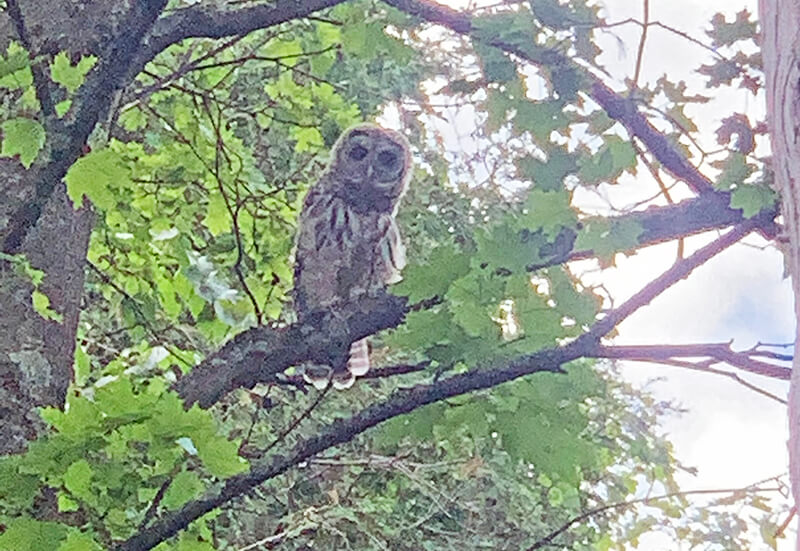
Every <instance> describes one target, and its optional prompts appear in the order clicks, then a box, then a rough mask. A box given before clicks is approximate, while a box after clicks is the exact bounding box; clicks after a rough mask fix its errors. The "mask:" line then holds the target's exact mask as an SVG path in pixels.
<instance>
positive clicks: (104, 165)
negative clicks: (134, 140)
mask: <svg viewBox="0 0 800 551" xmlns="http://www.w3.org/2000/svg"><path fill="white" fill-rule="evenodd" d="M64 181H65V182H66V184H67V195H69V198H70V199H72V203H73V204H74V205H75V208H76V209H77V208H79V207H80V206H81V204H82V203H83V196H84V195H85V196H86V197H87V198H88V199H89V200H90V201H91V202H92V203H93V204H95V205H96V206H98V207H100V208H102V209H111V208H112V207H113V206H114V205H116V203H117V197H118V196H117V195H116V193H115V189H117V188H121V187H127V186H128V185H130V183H131V176H130V170H129V169H128V167H127V166H125V165H124V164H123V162H122V158H121V157H120V155H119V153H117V152H116V151H112V150H111V149H109V148H104V149H99V150H95V151H92V152H91V153H89V154H87V155H85V156H83V157H81V158H80V159H78V160H77V161H76V162H75V164H73V165H72V166H71V167H70V168H69V170H68V171H67V175H66V176H65V177H64Z"/></svg>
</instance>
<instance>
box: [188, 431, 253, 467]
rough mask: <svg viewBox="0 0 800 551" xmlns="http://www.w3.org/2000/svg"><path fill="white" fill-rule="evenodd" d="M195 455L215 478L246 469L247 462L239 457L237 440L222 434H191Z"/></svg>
mask: <svg viewBox="0 0 800 551" xmlns="http://www.w3.org/2000/svg"><path fill="white" fill-rule="evenodd" d="M192 441H193V442H194V444H195V446H197V456H198V457H199V458H200V460H201V461H202V462H203V465H204V466H205V467H206V469H208V472H209V473H211V474H212V475H213V476H216V477H217V478H227V477H229V476H233V475H235V474H239V473H241V472H243V471H246V470H247V462H246V461H244V460H243V459H242V458H241V457H239V442H238V441H235V440H228V439H227V438H225V437H224V436H219V435H216V434H212V433H210V432H205V431H204V432H203V433H202V434H196V435H193V437H192Z"/></svg>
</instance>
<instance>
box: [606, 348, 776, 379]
mask: <svg viewBox="0 0 800 551" xmlns="http://www.w3.org/2000/svg"><path fill="white" fill-rule="evenodd" d="M596 354H597V355H596V356H594V357H595V358H612V359H616V360H631V361H638V362H650V363H658V362H664V361H669V360H674V359H676V358H711V359H713V360H714V363H726V364H728V365H731V366H733V367H736V368H738V369H741V370H743V371H747V372H748V373H754V374H756V375H763V376H764V377H770V378H773V379H781V380H783V381H788V380H789V378H790V377H791V373H792V370H791V368H789V367H781V366H779V365H775V364H770V363H767V362H763V361H760V360H758V359H756V358H755V357H754V355H755V354H754V353H753V351H748V350H745V351H742V352H736V351H734V350H733V349H732V348H731V345H730V343H708V344H656V345H628V346H625V345H618V346H601V347H598V348H597V350H596Z"/></svg>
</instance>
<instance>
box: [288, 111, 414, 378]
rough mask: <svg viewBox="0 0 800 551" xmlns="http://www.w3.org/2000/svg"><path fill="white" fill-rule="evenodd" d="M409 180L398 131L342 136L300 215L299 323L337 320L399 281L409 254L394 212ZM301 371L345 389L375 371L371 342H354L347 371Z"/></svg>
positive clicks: (360, 129)
mask: <svg viewBox="0 0 800 551" xmlns="http://www.w3.org/2000/svg"><path fill="white" fill-rule="evenodd" d="M410 174H411V153H410V150H409V146H408V142H407V141H406V139H405V138H404V137H403V136H402V135H401V134H399V133H398V132H395V131H392V130H386V129H384V128H381V127H379V126H375V125H373V124H360V125H357V126H354V127H352V128H350V129H348V130H346V131H345V132H344V133H343V134H342V135H341V137H340V138H339V139H338V141H337V142H336V144H335V145H334V146H333V150H332V151H331V160H330V163H329V165H328V168H327V169H326V170H325V172H324V173H323V175H322V177H321V178H320V179H319V181H317V183H316V184H314V185H313V186H311V188H310V189H309V191H308V195H307V196H306V198H305V201H304V202H303V209H302V211H301V212H300V218H299V222H298V232H297V242H296V247H295V255H294V256H295V265H294V302H295V309H296V311H297V315H298V319H299V321H301V322H302V321H304V320H305V319H308V317H309V316H310V315H311V314H312V313H315V312H320V311H327V312H333V313H334V314H335V313H336V311H337V309H339V308H342V306H343V305H345V304H346V303H348V302H351V301H353V300H354V299H356V298H358V296H359V295H364V294H370V293H375V292H376V291H380V290H383V289H385V287H386V286H387V285H388V284H389V283H394V282H396V281H399V279H400V270H401V269H402V268H403V266H404V265H405V249H404V247H403V244H402V242H401V239H400V233H399V231H398V229H397V225H396V224H395V213H396V212H397V206H398V203H399V202H400V199H401V197H402V196H403V193H404V192H405V190H406V187H407V185H408V180H409V177H410ZM301 369H302V371H303V376H304V377H305V379H306V380H307V381H308V382H310V383H312V384H314V385H315V386H317V387H318V388H324V387H325V386H326V385H327V384H328V380H329V379H330V380H331V381H332V384H333V386H334V387H335V388H347V387H349V386H351V385H352V384H353V382H354V380H355V377H357V376H360V375H363V374H364V373H366V372H367V370H369V350H368V348H367V342H366V339H362V340H360V341H356V342H354V343H353V344H352V346H351V348H350V359H349V360H348V362H347V363H346V365H341V366H320V365H305V366H303V367H302V368H301ZM331 370H332V371H333V373H331Z"/></svg>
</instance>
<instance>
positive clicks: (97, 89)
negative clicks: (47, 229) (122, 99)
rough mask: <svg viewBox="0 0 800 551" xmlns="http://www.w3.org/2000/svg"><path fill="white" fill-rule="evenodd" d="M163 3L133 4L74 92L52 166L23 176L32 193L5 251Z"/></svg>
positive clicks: (78, 145) (120, 79) (31, 221)
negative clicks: (29, 184)
mask: <svg viewBox="0 0 800 551" xmlns="http://www.w3.org/2000/svg"><path fill="white" fill-rule="evenodd" d="M165 4H166V0H150V1H147V2H133V3H132V6H133V7H132V8H131V10H130V12H129V13H128V15H127V16H126V17H125V19H124V20H123V21H122V22H121V23H120V26H119V28H120V29H122V30H121V31H120V32H119V34H118V35H117V36H116V37H114V39H112V40H111V41H110V43H109V45H108V46H107V48H106V52H105V53H104V54H103V55H102V56H101V58H100V61H99V62H98V64H97V66H96V67H94V68H93V69H92V71H90V72H89V74H88V75H87V77H86V81H85V82H84V83H83V85H82V86H81V87H80V88H79V89H78V92H77V94H76V97H75V100H74V101H73V106H74V107H73V110H72V113H73V115H72V116H71V118H72V122H71V123H70V124H69V125H68V126H67V127H66V129H65V131H64V132H61V133H59V134H58V135H55V136H50V137H49V138H51V139H50V145H51V155H50V159H51V160H50V162H48V163H47V164H45V165H42V166H40V167H39V168H37V169H34V170H32V171H31V172H30V173H29V174H28V175H26V177H27V179H28V181H29V182H30V183H31V187H33V188H34V189H35V193H34V195H33V198H32V199H31V200H30V201H27V202H26V203H24V204H23V205H22V206H20V208H19V209H17V211H16V212H15V213H14V214H13V215H12V217H11V220H10V222H9V224H8V229H7V230H6V231H5V234H4V237H3V246H2V250H3V252H6V253H14V252H16V251H18V250H19V248H20V246H21V245H22V242H23V240H24V239H25V236H26V235H27V234H28V231H29V230H30V229H31V228H32V227H33V226H35V225H36V222H37V221H38V220H39V217H40V216H41V214H42V211H43V209H44V205H45V204H46V203H47V201H48V200H49V199H50V196H51V195H52V194H53V190H54V189H55V188H56V186H57V185H58V184H59V183H60V182H61V179H62V178H63V177H64V175H66V173H67V170H68V169H69V167H70V166H72V164H73V163H74V162H75V161H76V160H77V159H78V157H80V155H81V153H82V151H83V146H84V144H86V140H87V139H88V138H89V134H90V133H91V132H92V130H93V129H94V126H95V124H97V121H98V120H99V119H100V117H101V116H103V115H104V114H105V113H106V112H107V111H108V109H109V107H110V106H111V102H112V98H113V95H114V93H115V92H116V91H117V90H119V89H120V88H121V87H122V86H124V85H125V83H126V82H125V80H126V77H127V75H128V70H129V68H130V66H131V63H132V62H133V60H134V56H135V55H136V53H137V52H138V50H139V46H140V44H141V42H142V38H143V37H144V36H145V35H146V34H147V32H148V31H149V30H150V28H151V27H152V25H153V23H154V22H155V20H156V18H157V17H158V15H159V14H160V13H161V10H162V9H163V8H164V5H165ZM43 107H45V106H44V105H43Z"/></svg>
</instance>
